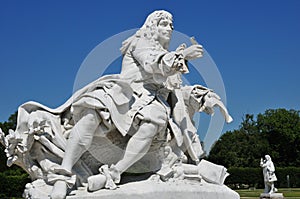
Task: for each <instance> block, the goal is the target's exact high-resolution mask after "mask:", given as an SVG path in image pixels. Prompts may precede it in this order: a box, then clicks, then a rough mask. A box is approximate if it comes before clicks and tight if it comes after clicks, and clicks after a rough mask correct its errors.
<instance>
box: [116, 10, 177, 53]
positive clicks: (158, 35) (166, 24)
mask: <svg viewBox="0 0 300 199" xmlns="http://www.w3.org/2000/svg"><path fill="white" fill-rule="evenodd" d="M172 32H173V17H172V14H171V13H169V12H167V11H164V10H157V11H154V12H152V13H151V14H150V15H148V17H147V19H146V20H145V22H144V24H143V25H142V27H141V28H140V29H139V30H138V31H137V32H136V33H135V34H134V35H133V36H132V37H130V38H128V39H127V40H125V41H124V42H123V45H122V48H121V51H122V53H123V54H124V53H125V51H126V50H127V48H128V46H129V45H130V43H131V41H132V40H133V39H134V38H135V37H137V38H146V39H149V40H151V41H155V42H158V43H159V44H160V45H161V46H162V47H163V48H164V49H168V47H169V43H170V39H171V36H172Z"/></svg>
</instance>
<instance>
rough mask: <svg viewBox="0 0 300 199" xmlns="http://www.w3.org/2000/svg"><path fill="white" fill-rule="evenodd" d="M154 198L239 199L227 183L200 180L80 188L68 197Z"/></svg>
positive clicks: (147, 181) (149, 181)
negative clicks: (91, 191) (89, 191)
mask: <svg viewBox="0 0 300 199" xmlns="http://www.w3.org/2000/svg"><path fill="white" fill-rule="evenodd" d="M140 198H143V199H153V198H164V199H174V198H189V199H212V198H222V199H239V198H240V196H239V195H238V193H236V192H235V191H233V190H231V189H229V188H228V187H227V186H225V185H216V184H208V183H206V182H201V183H200V182H199V181H186V180H184V181H176V182H159V181H155V180H145V181H139V182H130V183H126V184H123V185H120V186H119V187H118V188H117V189H116V190H106V189H102V190H99V191H96V192H93V193H87V192H86V188H79V189H78V190H76V191H73V192H71V193H70V195H69V196H68V197H67V199H140Z"/></svg>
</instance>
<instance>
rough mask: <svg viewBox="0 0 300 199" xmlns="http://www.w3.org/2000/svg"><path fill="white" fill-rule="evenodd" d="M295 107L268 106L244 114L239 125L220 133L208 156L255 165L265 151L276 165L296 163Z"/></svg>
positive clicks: (299, 155)
mask: <svg viewBox="0 0 300 199" xmlns="http://www.w3.org/2000/svg"><path fill="white" fill-rule="evenodd" d="M299 141H300V116H299V111H295V110H286V109H275V110H273V109H270V110H266V111H265V113H263V114H258V115H257V119H256V120H255V117H254V115H250V114H246V115H245V117H244V118H243V121H242V123H241V125H240V128H239V129H237V130H234V131H229V132H226V133H225V134H223V135H222V136H221V137H220V139H219V140H218V141H217V142H216V143H215V144H214V146H213V147H212V149H211V151H210V153H209V156H208V159H209V160H210V161H212V162H215V163H217V164H222V165H224V166H226V167H257V166H258V165H259V160H260V158H261V157H263V156H264V155H265V154H269V155H271V157H272V159H273V160H274V162H275V163H276V166H299V165H300V143H299Z"/></svg>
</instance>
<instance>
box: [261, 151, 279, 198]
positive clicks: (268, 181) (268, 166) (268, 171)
mask: <svg viewBox="0 0 300 199" xmlns="http://www.w3.org/2000/svg"><path fill="white" fill-rule="evenodd" d="M260 166H261V167H262V168H263V175H264V183H265V190H264V193H269V194H272V193H275V192H276V191H277V189H276V188H275V186H274V182H275V181H277V177H276V175H275V166H274V164H273V162H272V160H271V157H270V156H269V155H265V159H263V158H261V159H260Z"/></svg>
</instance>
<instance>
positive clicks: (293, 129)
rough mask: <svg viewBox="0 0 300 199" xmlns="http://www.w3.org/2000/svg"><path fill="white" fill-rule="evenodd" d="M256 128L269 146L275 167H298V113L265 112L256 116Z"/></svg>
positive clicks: (280, 110) (299, 118)
mask: <svg viewBox="0 0 300 199" xmlns="http://www.w3.org/2000/svg"><path fill="white" fill-rule="evenodd" d="M257 126H258V128H259V129H260V131H261V133H262V134H264V135H265V137H266V138H267V140H268V142H269V144H270V147H271V151H272V152H270V155H271V157H272V159H273V161H274V162H276V165H278V166H299V165H300V111H296V110H286V109H275V110H267V111H265V113H264V114H258V116H257Z"/></svg>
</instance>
